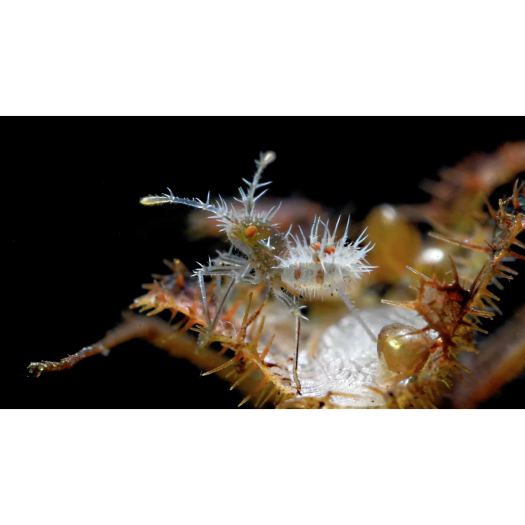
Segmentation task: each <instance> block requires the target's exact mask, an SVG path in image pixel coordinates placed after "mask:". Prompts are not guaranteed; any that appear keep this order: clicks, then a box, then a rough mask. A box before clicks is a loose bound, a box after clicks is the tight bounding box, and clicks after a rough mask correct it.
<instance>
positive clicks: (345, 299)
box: [336, 288, 377, 343]
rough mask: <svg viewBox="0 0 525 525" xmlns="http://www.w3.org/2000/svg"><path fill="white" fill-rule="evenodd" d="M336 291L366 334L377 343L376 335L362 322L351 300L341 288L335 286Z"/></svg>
mask: <svg viewBox="0 0 525 525" xmlns="http://www.w3.org/2000/svg"><path fill="white" fill-rule="evenodd" d="M336 291H337V293H338V294H339V295H340V296H341V299H342V300H343V302H344V303H345V304H346V306H347V307H348V309H349V310H350V312H351V313H352V315H354V316H355V318H356V319H357V322H358V323H359V324H360V325H361V326H362V327H363V328H364V329H365V332H366V333H367V334H368V336H369V337H370V339H371V340H372V341H373V342H374V343H377V337H376V336H375V335H374V334H373V333H372V330H370V328H369V327H368V325H367V324H366V323H365V322H364V320H363V318H362V317H361V316H360V315H359V314H358V313H357V308H356V307H355V306H354V305H353V303H352V301H351V300H350V299H349V298H348V297H347V296H346V294H345V293H344V291H343V290H341V289H340V288H336Z"/></svg>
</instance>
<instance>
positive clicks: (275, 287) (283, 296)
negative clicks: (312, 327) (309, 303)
mask: <svg viewBox="0 0 525 525" xmlns="http://www.w3.org/2000/svg"><path fill="white" fill-rule="evenodd" d="M271 288H272V292H273V294H274V295H275V297H276V298H277V300H278V301H279V302H280V303H282V304H284V305H285V306H287V307H288V308H289V309H290V312H291V313H292V314H293V315H294V316H295V353H294V358H293V379H294V382H295V387H296V388H297V393H298V394H301V382H300V381H299V376H298V375H297V365H298V360H299V342H300V336H301V317H302V318H303V319H306V317H304V315H302V314H301V309H302V308H304V306H298V305H297V303H296V302H295V300H294V299H293V298H292V297H290V296H289V295H288V294H287V293H285V292H283V291H282V290H281V286H280V283H276V282H274V281H272V284H271Z"/></svg>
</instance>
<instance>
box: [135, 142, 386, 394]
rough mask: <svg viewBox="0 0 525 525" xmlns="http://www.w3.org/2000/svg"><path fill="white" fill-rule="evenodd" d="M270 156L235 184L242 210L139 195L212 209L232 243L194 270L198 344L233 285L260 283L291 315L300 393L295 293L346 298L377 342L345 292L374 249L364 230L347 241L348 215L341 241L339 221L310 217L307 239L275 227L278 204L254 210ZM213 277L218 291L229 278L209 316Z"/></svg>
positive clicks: (210, 330) (148, 202)
mask: <svg viewBox="0 0 525 525" xmlns="http://www.w3.org/2000/svg"><path fill="white" fill-rule="evenodd" d="M274 160H275V153H274V152H273V151H268V152H266V153H261V155H260V159H259V160H256V161H255V164H256V166H257V170H256V172H255V175H254V177H253V180H252V181H251V182H249V181H247V180H246V179H243V181H244V182H245V183H246V185H247V189H246V190H244V189H243V188H239V194H240V198H236V199H235V200H236V201H238V202H240V203H241V204H242V206H243V209H242V210H238V209H236V208H235V207H234V206H233V205H228V204H227V203H226V202H225V201H224V199H223V198H222V197H220V196H219V198H218V200H217V201H216V202H215V204H212V203H211V202H210V195H209V194H208V198H207V199H206V202H203V201H201V200H200V199H184V198H180V197H175V196H174V195H173V193H172V192H171V190H170V189H169V188H168V191H169V194H163V195H159V196H152V195H150V196H148V197H144V198H143V199H141V201H140V202H141V204H144V205H148V206H151V205H157V204H167V203H174V204H185V205H186V206H192V207H194V208H198V209H201V210H205V211H208V212H211V214H212V215H211V217H210V218H212V219H215V220H217V221H218V223H219V224H220V225H222V227H223V228H222V230H221V231H224V232H226V235H227V237H228V240H229V241H230V242H231V247H230V250H229V251H228V252H224V253H222V252H219V255H218V257H216V258H215V259H213V260H210V261H209V264H208V265H206V266H204V265H200V266H201V267H200V268H199V269H197V270H196V271H195V273H194V275H195V276H196V277H197V278H198V280H199V287H200V291H201V297H202V301H203V305H204V312H205V317H206V322H207V330H206V331H205V332H203V333H201V334H200V336H199V337H200V339H199V347H202V346H205V345H206V344H207V343H208V341H209V339H208V337H207V335H206V334H210V335H211V334H212V333H213V331H214V329H215V327H216V326H217V323H218V321H219V318H220V314H221V312H222V310H223V308H224V305H225V304H226V301H227V299H228V297H229V296H230V293H231V292H232V290H233V288H234V286H235V285H236V284H237V283H248V284H253V285H255V284H259V283H262V282H263V281H265V282H266V283H267V284H268V288H269V290H270V291H271V293H273V294H274V295H275V297H276V298H277V300H278V301H280V302H281V303H283V304H284V305H285V306H286V307H287V308H288V309H289V310H290V312H291V313H292V314H293V315H294V317H295V320H296V321H295V322H296V336H295V337H296V341H295V354H294V362H293V377H294V381H295V384H296V387H297V391H298V393H299V394H300V393H301V383H300V381H299V378H298V376H297V360H298V353H299V336H300V330H301V318H303V319H306V317H304V315H302V313H301V310H302V309H303V308H305V306H300V305H299V304H298V300H297V296H300V295H301V294H303V295H307V296H312V295H315V293H316V292H317V291H321V290H334V291H335V292H337V293H338V294H339V295H340V296H341V298H342V300H343V301H344V302H345V304H346V305H347V307H348V308H349V309H350V311H351V312H352V313H353V314H354V315H355V316H356V317H357V319H358V320H359V322H360V323H361V325H362V326H363V328H364V329H365V330H366V331H367V333H368V334H369V336H370V337H371V338H372V340H374V341H376V338H375V337H374V334H373V333H372V332H371V331H370V329H369V328H368V327H367V326H366V324H365V323H364V322H363V321H362V319H361V318H360V316H359V315H358V314H357V312H356V310H355V307H354V306H353V304H352V302H351V300H350V299H349V298H348V296H347V295H346V293H347V289H348V286H349V285H350V283H351V282H352V281H355V280H358V279H360V277H361V275H362V274H363V273H368V272H370V271H371V270H372V269H373V268H374V267H373V266H369V265H368V262H367V261H366V259H365V257H366V255H367V253H368V252H369V251H370V250H371V249H372V248H373V246H370V243H368V244H367V245H366V246H365V247H362V248H361V247H359V244H360V243H361V242H363V241H364V240H365V239H366V236H365V235H364V233H365V232H363V233H362V234H361V235H360V237H359V239H358V240H357V241H356V242H355V243H349V242H347V235H348V226H349V223H350V217H349V218H348V221H347V223H346V229H345V232H344V234H343V236H342V237H341V238H340V239H337V238H336V232H337V228H338V226H339V220H340V217H339V219H338V221H337V224H336V226H335V228H334V231H333V233H330V231H329V229H328V222H327V223H326V224H325V223H324V222H322V221H321V220H320V218H315V219H314V222H313V224H312V229H311V232H310V238H309V240H307V239H306V237H305V235H304V233H303V231H302V230H301V229H300V228H299V230H300V234H301V236H300V237H299V236H298V235H294V234H292V233H291V227H290V229H289V230H288V232H287V233H283V232H281V231H280V230H279V228H278V224H274V223H273V222H272V220H273V218H274V216H275V214H276V213H277V212H278V210H279V208H280V205H279V206H278V207H273V208H272V209H270V210H269V211H267V212H263V213H255V202H256V201H257V199H259V198H260V197H261V196H262V195H264V194H265V193H266V191H267V189H265V190H264V191H262V192H260V193H259V194H258V195H256V192H257V191H258V190H259V189H260V188H263V187H265V186H268V184H270V182H264V183H261V182H260V180H261V175H262V172H263V171H264V169H265V168H266V167H267V166H268V165H269V164H271V163H272V162H273V161H274ZM321 224H322V225H323V228H324V231H323V234H322V236H321V237H320V236H319V227H320V225H321ZM206 276H211V277H216V278H217V280H218V282H217V287H216V289H217V290H220V289H221V286H220V285H221V279H222V278H223V277H228V278H229V279H230V282H229V284H228V286H227V288H226V290H225V292H224V294H223V295H222V297H217V298H216V301H217V308H216V310H215V316H214V318H213V319H210V314H209V310H208V301H207V297H206V288H205V285H204V277H206Z"/></svg>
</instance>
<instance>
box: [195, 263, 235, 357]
mask: <svg viewBox="0 0 525 525" xmlns="http://www.w3.org/2000/svg"><path fill="white" fill-rule="evenodd" d="M196 274H197V276H198V278H199V286H200V289H201V297H202V300H203V302H204V305H205V306H204V308H205V312H207V318H206V321H207V328H206V332H204V333H203V332H201V333H200V334H199V339H198V341H197V348H199V349H200V348H204V347H205V346H207V344H208V343H209V336H210V335H211V334H213V331H214V330H215V328H216V327H217V323H218V322H219V319H220V315H221V313H222V310H223V309H224V306H225V304H226V301H227V300H228V297H229V296H230V294H231V292H232V291H233V288H234V286H235V285H236V284H237V283H238V282H239V278H238V274H237V271H236V270H234V269H231V268H224V267H222V268H221V267H220V266H212V267H203V268H201V269H200V270H198V271H197V272H196ZM205 275H212V276H216V277H222V276H227V277H231V281H230V283H229V285H228V288H227V289H226V291H225V293H224V295H223V296H222V299H221V301H220V303H219V304H218V305H217V308H216V310H215V315H214V317H213V319H211V318H210V315H209V312H208V306H207V304H208V303H207V299H206V288H205V287H204V276H205Z"/></svg>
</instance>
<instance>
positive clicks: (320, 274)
mask: <svg viewBox="0 0 525 525" xmlns="http://www.w3.org/2000/svg"><path fill="white" fill-rule="evenodd" d="M315 282H316V283H317V284H323V283H324V272H323V270H317V275H316V276H315Z"/></svg>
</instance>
